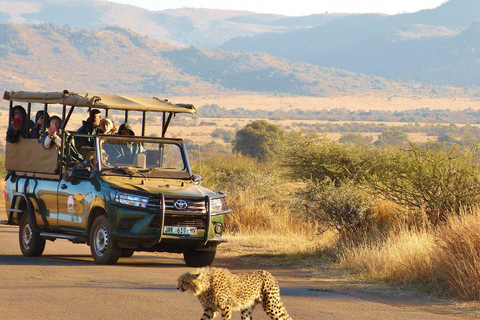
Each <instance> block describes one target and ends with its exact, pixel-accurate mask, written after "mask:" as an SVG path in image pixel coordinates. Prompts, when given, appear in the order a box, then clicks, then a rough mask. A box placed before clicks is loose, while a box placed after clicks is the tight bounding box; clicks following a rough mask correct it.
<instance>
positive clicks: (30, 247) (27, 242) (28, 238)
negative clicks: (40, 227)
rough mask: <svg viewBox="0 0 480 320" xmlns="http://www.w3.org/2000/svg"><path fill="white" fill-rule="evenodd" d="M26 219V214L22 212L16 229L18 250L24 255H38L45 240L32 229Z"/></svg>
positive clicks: (43, 246)
mask: <svg viewBox="0 0 480 320" xmlns="http://www.w3.org/2000/svg"><path fill="white" fill-rule="evenodd" d="M28 221H29V217H28V214H23V215H22V218H21V219H20V224H19V229H18V240H19V243H20V250H21V251H22V254H23V255H24V256H25V257H39V256H41V255H42V253H43V250H45V242H46V240H45V239H44V238H42V237H41V236H40V234H39V233H38V232H35V231H33V230H32V228H31V227H30V224H29V223H28Z"/></svg>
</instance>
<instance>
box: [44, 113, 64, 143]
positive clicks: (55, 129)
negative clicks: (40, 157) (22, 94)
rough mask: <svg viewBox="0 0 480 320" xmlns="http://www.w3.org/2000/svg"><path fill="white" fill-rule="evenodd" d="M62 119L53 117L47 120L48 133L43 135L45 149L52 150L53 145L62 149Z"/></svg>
mask: <svg viewBox="0 0 480 320" xmlns="http://www.w3.org/2000/svg"><path fill="white" fill-rule="evenodd" d="M61 123H62V119H60V117H58V116H52V117H50V118H48V120H47V131H46V132H45V133H44V134H43V137H42V141H41V142H42V144H43V146H44V147H45V149H48V148H50V147H51V146H52V145H55V146H57V147H60V146H61V145H62V139H61V138H60V136H59V132H60V124H61Z"/></svg>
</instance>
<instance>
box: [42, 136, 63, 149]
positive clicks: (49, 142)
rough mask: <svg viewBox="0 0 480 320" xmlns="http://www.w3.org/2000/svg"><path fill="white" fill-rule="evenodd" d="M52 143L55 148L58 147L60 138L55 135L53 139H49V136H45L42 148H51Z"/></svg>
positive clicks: (60, 142) (60, 143)
mask: <svg viewBox="0 0 480 320" xmlns="http://www.w3.org/2000/svg"><path fill="white" fill-rule="evenodd" d="M52 141H53V144H54V145H56V146H57V147H60V146H61V145H62V139H60V137H59V136H58V135H57V136H55V138H54V139H52V138H50V136H48V135H47V136H46V137H45V141H44V142H43V146H44V147H45V148H47V149H48V148H50V147H51V146H52Z"/></svg>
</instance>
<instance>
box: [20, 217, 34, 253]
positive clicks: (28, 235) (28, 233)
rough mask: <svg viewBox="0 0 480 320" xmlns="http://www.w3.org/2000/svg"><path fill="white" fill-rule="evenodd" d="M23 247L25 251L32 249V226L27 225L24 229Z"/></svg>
mask: <svg viewBox="0 0 480 320" xmlns="http://www.w3.org/2000/svg"><path fill="white" fill-rule="evenodd" d="M22 239H23V246H24V247H25V249H30V243H31V242H32V229H30V225H29V224H28V221H27V223H26V224H25V226H24V227H23V237H22Z"/></svg>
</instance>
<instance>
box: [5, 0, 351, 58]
mask: <svg viewBox="0 0 480 320" xmlns="http://www.w3.org/2000/svg"><path fill="white" fill-rule="evenodd" d="M342 16H344V15H342V14H315V15H311V16H307V17H285V16H281V15H272V14H256V13H252V12H246V11H228V10H210V9H188V8H186V9H176V10H164V11H150V10H146V9H142V8H139V7H136V6H131V5H123V4H118V3H114V2H108V1H100V0H70V1H64V0H4V1H1V5H0V23H15V24H19V23H28V24H38V23H52V24H55V25H57V26H60V27H63V26H65V25H68V26H70V27H72V28H76V29H101V28H104V27H106V26H119V27H122V28H128V29H131V30H133V31H135V32H137V33H139V34H142V35H146V36H148V37H150V38H153V39H157V40H160V41H162V42H167V43H170V44H172V45H177V46H191V45H193V46H197V47H201V48H205V49H213V48H215V47H217V46H219V45H221V44H222V43H224V42H225V41H227V40H229V39H231V38H236V37H244V36H252V35H256V34H261V33H265V32H285V31H288V30H296V29H298V28H306V27H312V26H318V25H321V24H323V23H327V22H330V21H333V20H335V19H338V18H340V17H342Z"/></svg>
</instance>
